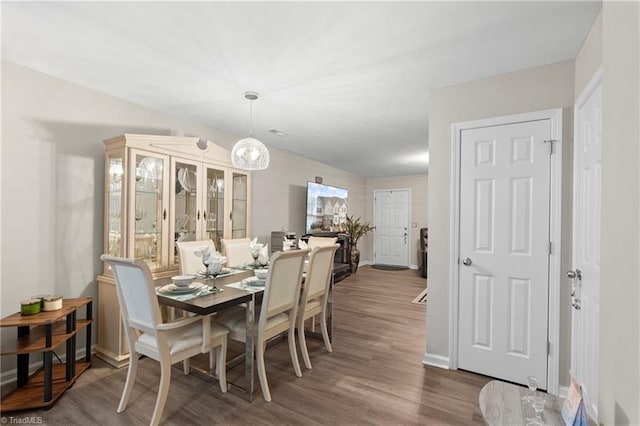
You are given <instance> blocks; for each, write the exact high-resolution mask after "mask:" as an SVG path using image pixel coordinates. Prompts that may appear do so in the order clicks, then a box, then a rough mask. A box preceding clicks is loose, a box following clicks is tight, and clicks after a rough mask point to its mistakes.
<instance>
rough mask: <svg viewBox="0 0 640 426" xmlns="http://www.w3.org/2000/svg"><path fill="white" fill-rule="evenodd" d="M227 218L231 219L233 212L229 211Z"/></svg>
mask: <svg viewBox="0 0 640 426" xmlns="http://www.w3.org/2000/svg"><path fill="white" fill-rule="evenodd" d="M229 219H231V220H233V212H229Z"/></svg>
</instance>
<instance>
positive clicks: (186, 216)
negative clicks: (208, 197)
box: [172, 160, 204, 265]
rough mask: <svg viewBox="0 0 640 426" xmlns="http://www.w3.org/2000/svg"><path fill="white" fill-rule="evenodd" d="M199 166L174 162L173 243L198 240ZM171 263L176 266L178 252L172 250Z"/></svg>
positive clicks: (199, 216) (184, 162)
mask: <svg viewBox="0 0 640 426" xmlns="http://www.w3.org/2000/svg"><path fill="white" fill-rule="evenodd" d="M200 167H201V166H200V165H199V164H197V163H190V162H186V161H184V160H175V162H174V165H173V168H172V170H173V173H174V174H175V175H174V176H175V185H174V191H173V193H174V202H173V214H174V215H173V227H174V228H173V229H174V233H173V235H174V241H196V240H198V239H200V232H199V229H200V226H199V223H200V221H201V220H204V219H203V212H202V209H201V208H200V195H199V194H200V193H201V191H202V189H201V174H200ZM173 256H174V259H173V263H174V264H175V265H177V264H178V262H179V259H178V251H177V249H176V248H175V244H174V249H173Z"/></svg>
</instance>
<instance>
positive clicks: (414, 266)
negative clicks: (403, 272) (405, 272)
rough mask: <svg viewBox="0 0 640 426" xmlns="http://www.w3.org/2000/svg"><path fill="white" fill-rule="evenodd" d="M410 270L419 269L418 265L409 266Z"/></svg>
mask: <svg viewBox="0 0 640 426" xmlns="http://www.w3.org/2000/svg"><path fill="white" fill-rule="evenodd" d="M409 269H416V270H417V269H418V265H409Z"/></svg>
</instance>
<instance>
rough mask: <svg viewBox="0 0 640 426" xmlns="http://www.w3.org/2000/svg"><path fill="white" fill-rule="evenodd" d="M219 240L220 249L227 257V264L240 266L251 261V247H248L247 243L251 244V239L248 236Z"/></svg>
mask: <svg viewBox="0 0 640 426" xmlns="http://www.w3.org/2000/svg"><path fill="white" fill-rule="evenodd" d="M221 242H222V251H223V252H224V255H225V256H226V257H227V265H229V266H242V265H245V264H247V263H250V262H253V256H251V249H250V248H249V244H251V240H250V239H249V238H233V239H224V238H223V239H222V240H221Z"/></svg>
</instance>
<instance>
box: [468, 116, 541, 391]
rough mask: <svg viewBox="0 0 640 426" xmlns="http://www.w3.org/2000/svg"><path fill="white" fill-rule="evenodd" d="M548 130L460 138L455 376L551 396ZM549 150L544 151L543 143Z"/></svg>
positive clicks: (519, 126)
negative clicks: (465, 374) (459, 372)
mask: <svg viewBox="0 0 640 426" xmlns="http://www.w3.org/2000/svg"><path fill="white" fill-rule="evenodd" d="M550 136H551V122H550V120H548V119H547V120H537V121H528V122H521V123H513V124H505V125H500V126H489V127H483V128H475V129H465V130H462V133H461V151H460V152H461V154H460V155H461V156H460V261H459V300H458V303H459V307H458V312H459V317H458V328H459V330H458V357H459V358H458V367H459V368H461V369H465V370H470V371H475V372H478V373H481V374H485V375H487V376H492V377H496V378H500V379H504V380H508V381H511V382H516V383H522V384H525V383H526V381H527V379H526V378H527V376H529V375H533V376H535V377H537V378H538V382H539V384H538V387H539V388H540V389H546V388H547V336H548V334H547V322H548V303H549V302H548V294H549V250H550V249H549V247H550V244H549V206H550V189H549V188H550V185H549V184H550V153H551V148H550V146H549V145H550V143H551V142H548V141H549V140H550V139H551V137H550ZM545 141H547V142H545Z"/></svg>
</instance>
